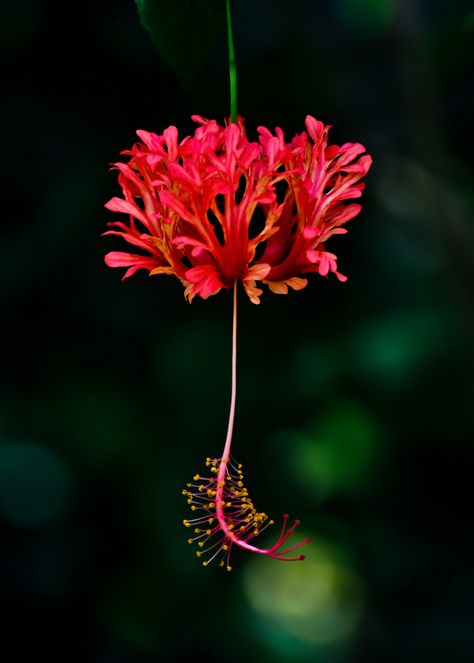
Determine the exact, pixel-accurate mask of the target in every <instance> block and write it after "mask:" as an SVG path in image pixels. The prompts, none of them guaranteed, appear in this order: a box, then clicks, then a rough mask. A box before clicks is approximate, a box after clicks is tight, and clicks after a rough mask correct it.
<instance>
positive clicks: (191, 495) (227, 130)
mask: <svg viewBox="0 0 474 663" xmlns="http://www.w3.org/2000/svg"><path fill="white" fill-rule="evenodd" d="M193 119H194V120H195V121H196V122H197V123H198V125H199V126H198V128H197V129H196V130H195V132H194V135H193V136H187V137H186V138H184V139H183V140H182V141H181V142H178V131H177V129H176V127H173V126H171V127H168V128H167V129H165V131H164V132H163V134H162V135H157V134H153V133H148V132H146V131H138V132H137V133H138V137H139V138H140V141H139V142H138V143H136V144H135V145H134V146H133V147H132V149H131V150H127V151H125V152H123V154H126V155H128V156H129V157H130V159H129V161H128V163H122V162H119V163H116V164H115V165H114V167H115V168H116V169H117V170H118V171H119V183H120V185H121V187H122V191H123V198H118V197H114V198H112V199H111V200H110V201H109V202H108V203H107V205H106V207H107V208H108V209H109V210H111V211H113V212H119V213H124V214H126V215H127V216H128V220H127V221H113V222H111V223H109V226H111V228H112V229H111V230H109V231H107V232H106V233H104V234H106V235H118V236H121V237H122V238H123V239H124V240H125V241H126V242H128V243H129V244H130V245H132V246H134V247H135V249H138V250H139V251H140V253H136V252H134V253H128V252H119V251H113V252H111V253H108V254H107V255H106V256H105V261H106V263H107V265H109V266H110V267H126V268H127V270H126V272H125V275H124V277H123V278H124V279H126V278H128V277H129V276H131V275H132V274H134V273H135V272H136V271H137V270H138V269H145V270H147V271H148V272H149V274H151V275H155V274H174V275H175V276H176V277H177V278H179V279H180V281H181V282H182V283H183V285H184V286H185V296H186V298H187V299H188V300H189V301H192V299H193V297H195V296H196V295H199V296H200V297H202V298H203V299H206V298H207V297H210V296H211V295H214V294H216V293H217V292H219V291H220V290H221V289H227V290H230V289H233V293H234V295H233V302H234V304H233V332H232V395H231V407H230V413H229V423H228V430H227V438H226V442H225V446H224V450H223V454H222V456H221V457H220V458H216V459H213V460H211V459H210V458H209V459H207V462H206V465H207V467H209V473H210V476H209V477H205V478H202V477H201V476H200V475H195V477H194V479H193V482H194V483H189V484H188V485H187V488H186V489H185V490H184V491H183V493H184V495H185V497H186V498H187V501H188V504H189V505H190V507H191V510H192V511H193V512H196V511H198V512H199V513H198V514H193V515H196V517H193V518H192V519H189V520H185V521H184V524H185V526H186V527H192V528H193V529H194V534H195V535H196V536H193V537H191V538H190V539H189V542H190V543H196V544H197V555H198V556H199V557H201V556H202V555H205V557H206V558H205V560H204V562H203V563H204V565H205V566H206V565H207V564H208V563H209V562H210V561H212V560H213V559H215V558H216V557H220V564H221V565H222V566H226V567H227V569H228V570H230V568H231V567H230V562H229V556H230V552H231V549H232V546H234V545H237V546H239V547H240V548H244V549H246V550H249V551H251V552H254V553H258V554H263V555H266V556H268V557H272V558H274V559H279V560H283V561H298V560H302V559H304V556H303V555H296V556H295V555H293V554H292V553H293V551H294V550H296V549H298V548H300V547H301V546H303V545H305V544H307V543H308V542H309V539H305V540H304V541H301V542H300V543H297V544H295V545H290V546H288V547H287V546H286V541H287V540H288V539H289V537H290V536H291V535H292V534H293V532H294V530H295V528H296V527H297V526H298V525H299V521H298V520H295V521H294V523H293V525H291V527H288V516H287V515H284V516H283V527H282V529H281V532H280V535H279V536H278V538H277V540H276V541H275V543H274V544H273V545H272V546H270V547H269V548H259V547H258V546H255V545H254V544H253V543H250V541H251V540H253V539H254V538H255V537H256V536H257V535H258V534H260V533H261V532H262V531H263V530H264V529H265V528H266V527H267V526H268V525H269V524H272V523H273V521H269V520H268V517H267V516H266V514H264V513H259V512H258V511H257V510H256V509H255V508H254V506H253V503H252V501H251V500H250V497H249V495H248V492H247V489H246V488H245V487H244V484H243V474H242V469H241V468H242V466H241V465H237V464H235V463H234V462H233V461H232V460H231V455H230V452H231V444H232V436H233V425H234V416H235V402H236V384H237V383H236V361H237V285H238V283H239V282H240V283H242V284H243V287H244V288H245V291H246V292H247V295H248V296H249V298H250V299H251V301H252V302H253V303H255V304H258V303H259V302H260V300H259V297H260V295H261V294H262V290H261V288H260V287H258V286H257V282H258V283H259V284H261V283H264V284H266V285H267V286H268V287H269V289H270V290H271V291H273V292H274V293H276V294H286V293H287V292H288V289H289V288H292V289H293V290H301V289H302V288H304V287H305V286H306V285H307V279H306V278H303V275H305V274H310V273H312V272H317V273H319V274H320V275H321V276H327V275H328V274H329V273H330V272H332V273H334V274H335V276H336V277H337V278H338V279H339V280H340V281H345V280H346V277H345V276H343V275H342V274H340V273H339V272H338V269H337V257H336V255H335V254H334V253H331V252H328V251H327V250H326V242H327V240H328V239H329V238H330V237H331V236H332V235H336V234H342V233H345V232H346V230H345V228H343V227H342V226H343V225H344V224H346V223H347V222H348V221H349V220H350V219H353V218H354V217H355V216H357V214H358V213H359V212H360V209H361V206H360V205H359V204H358V203H354V202H348V201H353V200H354V199H357V198H360V196H361V195H362V190H363V188H364V184H363V183H362V182H361V179H362V178H363V177H364V176H365V175H366V173H367V172H368V170H369V168H370V165H371V163H372V159H371V157H370V156H369V155H368V154H365V148H364V147H363V145H361V144H360V143H344V144H343V145H341V146H338V145H328V132H329V128H330V127H329V126H325V125H324V124H323V123H322V122H319V121H318V120H315V119H314V118H313V117H311V116H308V117H307V118H306V130H307V131H303V132H302V133H301V134H298V135H296V136H295V137H294V138H293V139H292V140H291V141H290V142H286V141H285V139H284V135H283V132H282V130H281V129H280V128H278V127H277V128H276V130H275V133H274V134H272V133H271V132H270V131H269V130H268V129H267V128H265V127H259V129H258V131H259V140H258V141H255V142H251V141H249V140H248V138H247V135H246V132H245V127H244V123H243V120H242V119H240V118H239V120H238V122H236V123H234V122H230V123H228V124H227V125H226V126H225V127H222V126H220V125H218V124H217V122H215V121H214V120H206V119H203V118H202V117H199V116H193Z"/></svg>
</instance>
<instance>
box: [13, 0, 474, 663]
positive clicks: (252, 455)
mask: <svg viewBox="0 0 474 663" xmlns="http://www.w3.org/2000/svg"><path fill="white" fill-rule="evenodd" d="M1 12H2V16H1V17H0V19H1V20H0V45H1V48H2V53H3V57H4V62H5V63H6V66H5V67H4V83H3V105H2V112H3V115H4V117H3V126H4V128H5V131H4V134H3V139H4V151H5V154H6V155H7V156H6V158H5V159H4V161H5V162H6V182H5V185H4V190H3V194H4V196H3V197H4V206H3V223H2V230H3V233H2V241H1V244H0V270H1V278H0V302H1V306H2V331H3V353H2V360H1V362H2V367H1V375H2V381H1V383H0V396H1V397H0V542H1V543H0V579H1V586H2V601H3V604H4V606H5V607H6V618H5V619H4V623H3V635H2V641H1V644H0V659H1V660H2V661H3V660H5V662H6V663H7V662H8V663H27V662H28V663H30V661H31V660H33V659H34V658H35V657H38V656H40V657H41V656H43V655H44V656H46V658H47V659H48V660H49V661H51V663H54V662H56V661H58V662H59V661H61V663H63V662H64V661H68V662H70V663H75V662H76V661H77V663H89V662H91V663H142V662H143V663H152V662H153V663H154V662H156V661H162V660H164V661H180V660H183V659H188V658H194V659H196V660H199V659H201V658H202V659H204V660H207V661H209V662H210V663H212V662H213V661H216V662H217V661H222V660H223V652H224V653H225V656H224V658H225V660H227V661H229V662H230V663H232V662H233V661H240V660H245V661H259V662H261V661H263V662H265V661H272V662H273V661H276V662H277V663H278V662H280V661H281V662H282V663H283V662H284V663H289V662H291V663H293V662H294V663H300V662H301V663H306V662H308V663H309V662H310V661H311V662H312V661H321V662H323V663H355V662H358V661H363V662H364V663H367V662H370V661H374V662H377V663H382V662H383V663H391V662H393V663H396V662H398V661H403V662H404V663H415V662H416V663H420V662H422V661H425V660H426V661H430V663H438V662H439V663H445V661H446V660H454V661H456V662H460V663H463V662H464V661H466V662H467V661H471V660H472V652H473V651H474V637H473V631H472V627H471V624H472V616H473V614H472V613H473V606H472V596H473V589H474V587H473V582H474V572H473V567H472V551H473V545H474V541H473V538H472V519H471V514H470V501H471V500H470V492H471V484H472V470H473V454H472V448H471V447H472V439H473V430H474V410H473V407H472V402H473V395H474V394H473V388H472V374H473V370H474V356H473V350H472V337H473V320H474V313H473V307H472V295H473V290H474V260H473V246H474V241H473V239H474V236H473V235H474V233H473V224H472V219H473V209H474V205H473V197H472V190H473V188H472V176H473V172H472V157H471V145H472V112H473V108H472V96H471V92H472V71H473V69H472V64H473V62H472V31H473V25H474V22H473V14H472V6H471V3H469V2H467V1H464V0H453V1H451V2H449V3H447V2H442V1H441V0H436V1H431V0H430V1H428V0H391V1H389V0H383V1H380V2H373V1H372V0H366V1H364V2H355V1H352V0H338V1H337V2H318V3H313V2H309V1H306V0H301V1H300V0H299V1H298V2H294V3H291V4H290V5H289V4H288V3H287V2H284V0H274V1H272V2H269V1H268V0H258V1H253V2H250V1H248V2H247V1H242V2H236V3H234V14H235V38H236V52H237V58H238V72H239V106H240V108H239V110H240V112H241V113H242V115H243V116H245V117H246V121H247V126H248V127H249V132H250V134H251V135H255V134H256V131H255V129H253V128H252V127H256V126H258V125H259V124H261V123H262V124H266V125H269V126H272V125H278V126H281V127H282V128H283V129H284V131H285V133H286V135H287V136H290V135H293V134H294V133H295V132H299V131H301V130H302V129H303V122H304V117H305V115H306V114H307V113H311V114H314V115H315V116H317V117H320V118H321V119H322V120H324V121H326V122H328V123H331V124H332V125H333V129H332V130H331V131H332V139H333V140H334V141H335V142H344V141H346V140H358V141H361V142H362V143H364V145H366V146H367V148H368V150H369V151H370V152H371V153H372V154H373V156H374V167H373V170H372V171H371V173H370V176H369V177H368V179H367V188H366V192H365V193H364V200H363V203H364V204H363V211H362V213H361V215H360V217H358V218H357V219H356V220H355V221H354V222H353V225H351V226H350V228H349V233H348V235H347V236H346V237H343V238H334V243H333V244H331V246H328V249H329V250H332V249H333V250H334V251H335V252H336V253H337V254H338V255H340V265H341V271H342V272H343V273H345V274H347V275H348V276H349V281H348V282H347V283H346V284H340V283H337V282H335V281H332V280H324V279H321V278H317V277H315V278H313V279H311V283H310V285H309V286H308V287H307V288H306V289H305V290H303V291H301V292H299V293H292V294H291V295H290V296H288V297H277V296H275V295H272V294H271V293H269V292H266V293H265V294H264V296H263V298H262V304H261V306H260V307H254V306H253V305H251V304H250V303H249V302H247V301H245V299H244V298H243V297H242V298H241V306H240V320H239V331H240V339H239V393H238V399H237V420H236V437H235V454H236V456H237V458H238V460H239V461H241V462H242V463H243V464H244V468H245V471H246V478H248V487H249V491H250V494H251V496H252V499H253V500H254V502H255V505H256V507H257V508H258V509H260V510H264V511H266V512H267V513H269V514H270V515H271V516H272V517H274V518H275V520H276V521H278V520H279V517H280V515H281V514H282V513H285V512H288V513H290V514H291V515H292V516H295V517H298V518H300V519H301V521H302V526H301V529H302V530H303V531H302V534H301V536H302V537H304V536H307V535H309V536H311V537H312V538H313V543H312V544H311V546H309V549H308V553H307V559H306V561H305V562H304V563H303V564H294V565H292V564H281V563H279V562H276V561H273V560H269V559H261V558H255V557H252V556H251V555H247V554H245V553H244V552H243V551H240V550H237V551H235V554H234V553H233V567H234V571H233V572H232V573H230V574H223V573H222V570H221V569H219V568H218V567H216V568H213V567H209V568H206V569H203V568H202V566H200V565H199V564H198V563H197V560H196V558H195V557H194V556H193V554H192V551H191V549H190V547H189V546H187V545H186V538H187V536H186V531H185V530H184V528H183V526H182V519H183V518H185V517H186V516H187V511H186V505H185V503H184V500H183V498H182V495H181V494H180V493H181V489H182V487H183V486H184V484H185V483H186V481H188V480H189V477H190V476H192V475H193V474H194V473H195V472H197V471H200V470H201V468H202V466H203V462H204V459H205V457H206V456H207V455H217V454H219V453H220V450H221V446H222V443H223V439H224V435H225V428H226V420H227V408H228V405H229V388H230V384H229V378H230V376H229V372H230V366H229V363H230V332H231V320H230V313H231V298H230V297H229V296H226V294H225V293H221V294H220V295H219V296H217V297H215V298H211V299H209V300H208V301H206V302H202V301H195V302H194V303H193V304H192V305H191V306H189V305H188V304H186V302H185V301H184V298H183V295H182V288H181V286H180V284H179V283H177V282H175V280H173V279H171V278H169V277H164V276H163V277H154V278H148V277H147V276H145V275H144V274H138V275H137V276H136V277H134V278H133V279H130V280H129V281H127V282H124V283H121V282H120V278H119V275H118V274H117V273H116V272H115V271H112V270H108V269H106V268H105V266H104V264H103V255H104V253H105V252H106V251H108V250H112V249H113V248H114V246H116V248H119V244H118V243H117V244H116V245H114V242H113V240H111V239H110V238H109V237H108V238H101V237H100V234H101V232H103V231H104V230H105V224H106V222H107V221H108V220H110V214H109V213H108V212H106V211H105V210H103V204H104V203H105V202H106V201H107V200H108V199H109V198H110V197H111V196H113V195H116V194H117V192H118V188H117V183H116V176H115V174H111V173H108V171H107V169H108V167H109V166H108V165H109V164H110V163H111V162H113V161H115V160H116V159H117V158H118V156H117V155H118V154H119V152H120V150H122V149H126V148H128V147H130V145H131V144H132V143H133V141H134V135H135V134H134V132H135V130H136V129H137V128H141V129H147V130H151V131H158V132H161V131H162V130H163V129H164V128H165V127H166V126H168V125H169V124H174V125H176V126H177V127H178V128H179V131H180V135H181V136H184V135H185V134H186V133H188V132H189V131H190V130H191V129H192V123H191V121H190V115H191V114H193V113H199V114H202V115H205V116H210V117H215V118H217V119H218V120H220V121H222V120H223V118H224V117H225V116H226V115H227V114H228V112H229V104H228V83H227V81H228V74H227V69H226V44H225V39H224V38H223V39H222V40H220V41H219V40H218V41H217V42H216V44H215V48H214V51H213V52H212V57H211V58H210V60H209V61H208V64H207V66H206V67H205V68H204V69H203V70H202V72H201V73H200V74H197V77H196V78H195V81H194V83H192V84H190V85H189V87H188V89H187V91H184V90H183V88H182V86H181V85H180V83H179V81H178V79H177V78H176V77H175V75H174V73H173V71H172V69H170V68H169V67H168V65H167V64H166V62H165V61H164V60H162V59H161V57H160V55H159V53H158V52H157V50H156V48H155V47H154V45H153V43H152V42H151V40H150V39H149V38H148V36H147V34H146V33H145V32H144V30H143V27H142V26H141V25H140V21H139V18H138V16H137V12H136V6H135V3H134V2H133V1H132V0H121V1H120V2H116V1H114V2H112V1H109V0H105V1H104V2H102V3H99V4H98V3H95V2H92V0H85V2H82V3H80V4H78V5H75V7H74V18H73V19H72V18H71V14H70V8H69V7H66V6H65V5H64V4H61V3H59V2H55V1H54V0H49V1H48V2H39V0H28V2H23V3H21V8H20V5H18V3H15V2H13V1H12V0H9V1H6V2H4V3H2V7H1ZM183 39H184V35H183ZM182 53H183V55H184V54H185V53H186V51H184V50H183V51H182ZM187 57H188V56H187ZM122 248H123V247H122ZM275 527H277V525H275ZM271 537H272V533H271V532H268V534H266V536H265V538H266V539H267V540H268V541H270V540H271ZM263 539H264V536H263V535H262V540H263Z"/></svg>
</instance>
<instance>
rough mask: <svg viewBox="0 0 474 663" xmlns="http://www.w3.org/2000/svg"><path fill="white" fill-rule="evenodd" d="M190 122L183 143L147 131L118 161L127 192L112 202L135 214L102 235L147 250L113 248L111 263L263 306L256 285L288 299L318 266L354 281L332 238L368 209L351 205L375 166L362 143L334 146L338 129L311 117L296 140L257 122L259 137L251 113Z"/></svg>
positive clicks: (171, 130)
mask: <svg viewBox="0 0 474 663" xmlns="http://www.w3.org/2000/svg"><path fill="white" fill-rule="evenodd" d="M193 119H194V120H195V121H196V122H197V123H198V124H199V126H198V128H197V129H196V131H195V132H194V135H193V136H187V137H186V138H184V139H183V140H182V141H181V142H178V131H177V129H176V127H173V126H171V127H168V128H167V129H165V131H164V132H163V135H157V134H153V133H148V132H146V131H138V132H137V134H138V137H139V139H140V142H138V143H136V144H135V145H134V146H133V148H132V149H131V150H129V151H125V152H124V153H123V154H126V155H129V156H130V157H131V158H130V160H129V161H128V163H122V162H119V163H116V164H115V165H114V167H115V168H116V169H117V170H118V171H119V183H120V185H121V187H122V191H123V198H118V197H114V198H112V199H111V200H110V201H109V202H108V203H107V205H106V207H107V208H108V209H109V210H111V211H113V212H120V213H124V214H126V215H128V221H127V222H124V221H113V222H111V223H109V226H111V227H112V228H113V229H112V230H109V231H107V232H106V233H105V234H108V235H119V236H121V237H123V239H124V240H125V241H126V242H128V243H129V244H131V245H132V246H134V247H135V248H136V249H138V250H139V251H140V252H139V253H135V252H134V253H128V252H121V251H113V252H111V253H108V254H107V255H106V256H105V261H106V263H107V265H108V266H109V267H126V268H127V270H126V272H125V275H124V277H123V278H124V279H125V278H127V277H129V276H131V275H132V274H134V273H135V272H136V271H137V270H138V269H146V270H147V271H148V272H149V273H150V274H151V275H155V274H174V275H175V276H177V277H178V278H179V279H180V281H181V282H182V283H183V285H184V286H185V296H186V298H187V299H188V300H189V301H191V300H192V299H193V297H194V296H195V295H199V296H201V297H202V298H204V299H205V298H207V297H209V296H211V295H214V294H216V293H217V292H219V290H221V289H222V288H224V289H231V288H233V286H234V284H235V283H236V282H237V281H241V282H242V284H243V286H244V288H245V290H246V292H247V294H248V296H249V297H250V299H251V301H252V302H254V303H255V304H258V303H259V301H260V300H259V297H260V295H261V294H262V290H261V289H260V288H259V287H257V282H260V283H265V284H266V285H267V286H268V287H269V288H270V290H272V291H273V292H274V293H277V294H286V293H287V292H288V288H293V289H294V290H301V289H302V288H304V287H305V286H306V285H307V280H306V279H305V278H302V275H304V274H309V273H311V272H318V273H319V274H320V275H321V276H327V275H328V273H329V272H333V273H334V274H335V276H336V277H337V278H338V279H339V280H341V281H345V280H346V277H345V276H343V275H342V274H340V273H339V272H338V271H337V258H336V255H335V254H334V253H331V252H328V251H326V248H325V243H326V242H327V240H328V239H329V238H330V237H331V235H335V234H342V233H345V232H346V230H345V228H343V227H342V226H343V225H344V224H345V223H347V221H349V220H350V219H353V218H354V217H355V216H357V214H358V213H359V212H360V209H361V206H360V205H359V204H357V203H354V202H350V203H348V202H347V201H349V200H354V199H356V198H359V197H360V196H361V195H362V190H363V188H364V184H363V183H362V182H361V181H360V180H361V179H362V178H363V177H364V175H366V173H367V171H368V170H369V168H370V165H371V162H372V159H371V157H370V156H369V155H368V154H364V153H365V148H364V147H363V145H361V144H360V143H344V144H343V145H341V146H338V145H328V132H329V126H325V125H324V124H323V123H322V122H319V121H318V120H315V119H314V118H313V117H311V116H308V117H307V118H306V129H307V132H306V131H304V132H303V133H301V134H299V135H296V136H295V137H294V138H293V140H292V141H290V142H288V143H287V142H285V139H284V135H283V132H282V130H281V129H279V128H276V130H275V134H272V133H271V132H270V131H269V130H268V129H266V128H265V127H259V129H258V131H259V140H258V142H251V141H249V140H248V138H247V135H246V132H245V127H244V124H243V120H242V119H239V121H238V122H237V123H229V124H227V125H226V126H225V127H222V126H220V125H218V124H217V122H215V121H214V120H206V119H204V118H202V117H199V116H193ZM278 183H280V184H279V186H278V187H277V186H276V185H277V184H278ZM277 190H278V191H277Z"/></svg>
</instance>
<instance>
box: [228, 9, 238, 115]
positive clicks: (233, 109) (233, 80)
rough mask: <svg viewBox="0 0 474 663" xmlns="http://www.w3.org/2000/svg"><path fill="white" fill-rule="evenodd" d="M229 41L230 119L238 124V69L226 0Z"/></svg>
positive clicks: (229, 11) (229, 12) (230, 16)
mask: <svg viewBox="0 0 474 663" xmlns="http://www.w3.org/2000/svg"><path fill="white" fill-rule="evenodd" d="M226 13H227V41H228V46H229V83H230V119H231V120H232V122H237V68H236V66H235V51H234V35H233V31H232V12H231V8H230V0H226Z"/></svg>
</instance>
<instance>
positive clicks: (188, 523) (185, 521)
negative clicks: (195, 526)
mask: <svg viewBox="0 0 474 663" xmlns="http://www.w3.org/2000/svg"><path fill="white" fill-rule="evenodd" d="M183 525H184V526H185V527H191V523H190V522H189V520H183Z"/></svg>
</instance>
